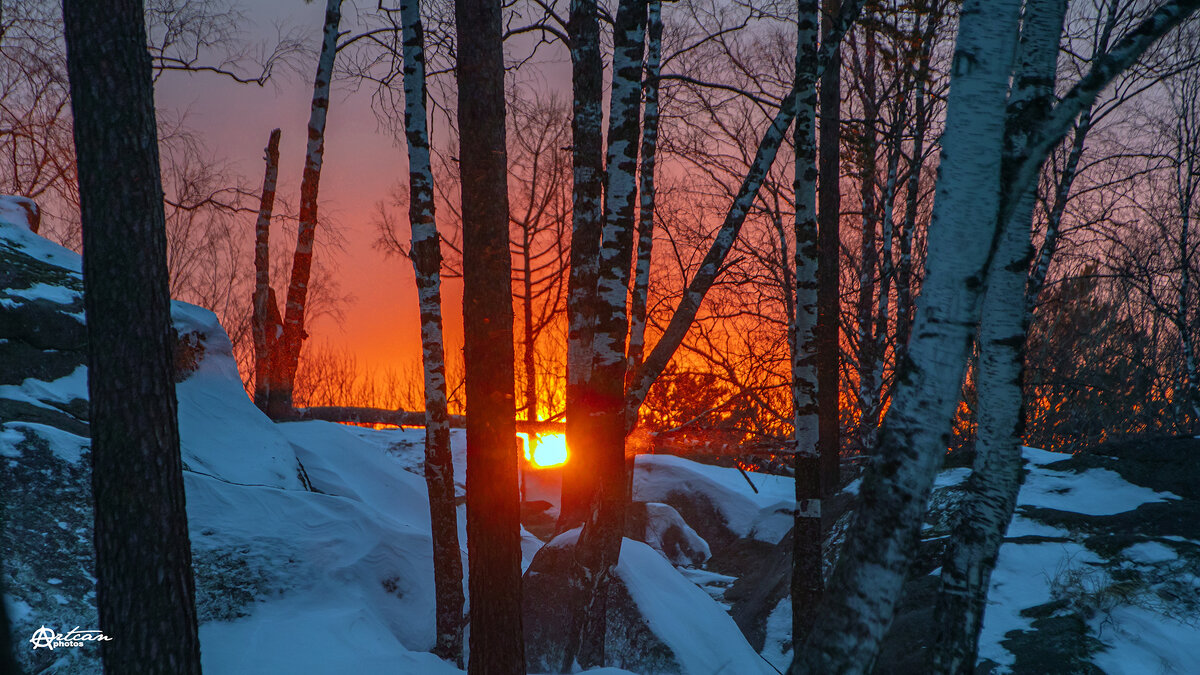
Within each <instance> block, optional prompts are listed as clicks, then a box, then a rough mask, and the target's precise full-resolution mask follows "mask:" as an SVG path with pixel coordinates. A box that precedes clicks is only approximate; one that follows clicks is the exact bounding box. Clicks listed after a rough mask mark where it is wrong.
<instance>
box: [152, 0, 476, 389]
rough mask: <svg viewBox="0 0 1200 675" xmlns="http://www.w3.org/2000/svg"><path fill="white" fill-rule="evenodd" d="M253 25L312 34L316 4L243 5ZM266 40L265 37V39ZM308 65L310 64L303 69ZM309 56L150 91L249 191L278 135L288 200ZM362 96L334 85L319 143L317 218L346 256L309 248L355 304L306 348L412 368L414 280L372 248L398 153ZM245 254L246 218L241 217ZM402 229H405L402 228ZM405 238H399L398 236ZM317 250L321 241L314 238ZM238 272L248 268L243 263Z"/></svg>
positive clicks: (416, 342)
mask: <svg viewBox="0 0 1200 675" xmlns="http://www.w3.org/2000/svg"><path fill="white" fill-rule="evenodd" d="M246 11H247V13H248V15H249V17H250V18H251V19H253V20H254V21H255V22H256V23H257V24H258V25H259V26H260V27H261V26H271V25H272V24H273V23H276V22H278V21H280V20H284V21H287V22H289V23H291V24H293V25H299V26H303V27H304V29H305V30H306V31H309V35H312V34H314V33H315V31H316V30H317V28H318V27H319V23H320V21H321V18H322V16H323V14H322V13H323V6H322V3H312V4H304V3H300V2H288V3H286V4H285V3H277V2H276V3H267V2H258V3H255V4H252V5H251V6H250V7H249V8H248V9H247V10H246ZM272 32H273V31H272ZM308 60H311V61H313V63H311V64H308V63H307V61H308ZM315 67H316V64H315V57H313V58H311V59H306V63H305V67H304V68H303V72H304V73H305V74H304V75H303V77H301V76H299V75H296V74H293V73H290V72H283V73H280V75H279V76H278V77H277V78H276V80H275V81H274V82H273V83H271V84H268V85H267V86H266V87H258V86H255V85H238V84H235V83H233V82H232V81H228V80H225V79H223V78H220V77H218V76H214V75H207V74H198V75H187V74H176V73H169V74H167V75H166V76H164V77H163V78H162V79H161V80H160V81H159V83H158V85H157V90H156V93H157V102H158V105H159V107H160V108H163V109H166V110H174V111H180V112H184V113H185V114H186V123H187V126H188V127H189V128H191V129H193V130H195V131H197V132H199V133H200V134H201V135H202V136H203V138H204V140H205V142H206V144H207V145H208V147H209V149H210V150H211V151H214V152H216V153H217V154H218V155H220V156H223V157H225V158H227V159H228V160H229V161H230V162H231V163H232V165H233V167H234V169H235V170H236V171H237V172H238V173H240V174H241V175H242V176H244V177H245V178H246V179H247V180H248V182H249V184H250V185H253V186H254V187H255V190H257V189H258V187H259V186H260V185H261V180H262V171H263V162H262V156H263V147H264V146H265V145H266V140H267V136H268V134H269V133H270V130H271V129H273V128H275V127H279V128H281V129H282V131H283V136H282V140H281V143H280V172H279V181H280V182H279V190H280V195H281V196H286V197H287V198H289V199H290V200H291V201H292V203H295V202H296V201H297V195H298V193H299V184H300V175H301V171H302V168H303V162H304V148H305V138H306V135H307V132H306V129H307V124H308V114H309V107H310V97H311V92H312V89H311V86H312V85H311V78H312V74H311V73H312V72H313V71H315ZM369 101H370V96H369V92H367V91H365V90H364V91H360V92H357V93H351V92H350V91H349V87H348V86H346V85H345V84H343V85H342V86H341V87H339V86H338V83H337V82H336V81H335V84H334V96H333V98H332V100H331V104H330V111H329V119H328V127H327V131H326V142H325V161H324V167H323V170H322V175H321V189H320V201H319V211H320V213H321V215H322V216H323V217H332V218H333V219H335V220H336V221H337V222H338V224H339V225H340V227H341V230H342V233H343V237H344V239H345V250H344V251H334V250H330V249H329V248H325V249H321V248H318V250H317V251H316V254H315V255H316V258H317V260H318V261H322V260H324V261H325V262H330V261H332V262H333V263H334V264H335V265H336V266H337V268H338V272H337V276H338V278H339V283H340V285H341V291H342V292H343V293H348V294H350V295H352V296H354V301H353V302H352V303H351V304H350V305H349V306H347V307H346V308H345V310H344V318H343V320H341V321H336V320H331V319H320V320H317V321H316V322H313V323H311V324H310V325H309V326H308V330H309V333H310V335H311V337H310V340H312V341H313V342H315V343H317V344H320V343H323V342H328V343H330V344H331V345H333V346H335V347H340V346H345V347H347V348H349V349H351V350H352V351H353V352H354V353H355V355H356V356H357V358H358V361H359V364H360V366H363V367H368V368H374V369H377V370H380V371H382V370H385V369H387V368H390V367H397V366H404V365H409V364H413V363H417V362H419V359H420V327H419V323H418V312H417V300H416V289H415V285H414V283H413V272H412V268H411V266H410V264H409V262H408V261H407V260H406V259H402V258H398V257H395V256H393V257H390V258H388V257H385V256H384V254H383V253H382V252H381V251H378V250H376V249H375V248H374V247H373V244H374V242H375V240H376V238H377V235H376V231H375V227H374V226H373V225H372V222H371V221H372V217H373V215H374V213H375V205H376V203H377V202H378V201H379V200H381V199H385V198H387V197H388V195H389V194H390V191H391V188H392V186H393V185H395V184H396V183H397V181H407V160H406V150H405V148H404V146H403V145H402V144H397V143H396V142H395V139H393V138H392V136H391V135H390V134H389V133H386V132H384V131H383V130H381V129H380V126H379V124H378V122H377V121H376V119H375V117H374V115H373V113H372V112H371V110H370V108H369ZM245 222H246V237H247V238H248V241H249V242H250V249H251V250H252V245H253V244H252V240H253V219H252V218H250V217H246V218H245ZM401 223H402V224H404V223H405V221H404V220H401ZM401 234H402V237H403V238H405V239H406V238H407V232H406V231H404V232H402V233H401ZM318 242H320V236H319V235H318ZM294 245H295V240H294V235H293V237H287V236H284V235H283V233H282V232H281V231H279V229H278V228H275V229H273V230H272V247H273V248H274V247H286V248H287V250H288V251H289V252H290V250H291V248H292V247H294ZM246 264H247V265H249V264H251V261H250V260H247V261H246ZM443 300H444V302H443V304H444V313H445V317H446V322H447V333H448V335H447V350H448V351H450V350H458V349H461V286H459V285H458V284H457V283H455V282H449V283H447V284H446V287H445V290H444V294H443Z"/></svg>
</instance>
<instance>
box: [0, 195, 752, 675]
mask: <svg viewBox="0 0 1200 675" xmlns="http://www.w3.org/2000/svg"><path fill="white" fill-rule="evenodd" d="M10 207H11V204H8V203H7V202H5V201H3V200H0V255H2V256H4V261H3V262H4V264H5V269H16V270H18V272H19V274H18V275H17V276H16V277H15V278H14V277H13V275H11V274H10V275H9V277H8V278H7V279H6V284H7V286H6V287H5V288H3V289H0V311H3V312H13V313H18V312H25V313H24V314H18V315H17V316H19V317H20V318H21V320H20V321H10V322H0V461H2V462H3V463H4V465H5V466H6V469H7V470H6V471H5V472H3V473H2V474H0V494H2V495H3V502H4V503H5V505H6V506H7V507H8V508H9V509H11V510H10V511H7V512H6V516H7V517H8V521H7V522H6V523H5V530H4V533H3V535H4V540H3V550H4V551H5V554H6V555H5V560H4V568H3V574H4V582H5V587H6V590H7V593H6V595H5V598H4V600H5V602H6V606H7V608H8V609H9V613H10V617H11V619H12V620H13V624H14V625H13V634H14V635H13V637H14V643H15V644H17V645H18V646H20V647H25V648H26V649H24V650H22V651H20V653H19V656H20V657H21V658H22V662H23V665H24V667H25V668H26V669H27V670H29V671H31V672H34V671H36V672H41V671H42V670H43V669H45V668H46V667H48V666H50V665H52V664H53V665H54V672H56V673H94V672H98V671H99V664H98V659H97V656H98V655H97V653H96V651H95V650H94V649H90V650H89V649H88V648H86V647H85V648H81V649H78V650H71V651H67V652H64V651H63V650H58V653H54V654H51V653H49V652H48V650H45V649H41V650H38V651H37V652H34V651H33V650H32V649H30V648H28V638H29V636H30V635H31V634H32V632H33V631H34V630H35V629H36V628H37V627H38V626H40V625H42V624H45V625H48V626H50V627H52V628H55V629H57V630H60V631H63V632H65V631H66V630H67V629H69V628H72V627H75V626H81V627H94V626H95V625H96V619H95V616H96V614H95V608H94V601H95V597H94V578H93V576H92V562H91V558H92V553H91V507H90V503H91V498H90V478H89V475H88V466H89V461H90V459H89V457H88V445H89V442H88V439H87V425H86V411H87V406H86V396H87V369H86V367H85V366H84V361H85V355H86V353H85V351H84V350H85V347H86V344H85V342H83V336H84V331H83V328H84V326H83V312H82V302H81V290H82V284H81V283H80V276H79V259H78V256H76V255H75V254H74V253H72V252H70V251H67V250H66V249H62V248H60V247H57V246H55V245H53V244H51V243H49V242H47V241H45V240H43V239H41V238H40V237H37V236H35V235H33V234H32V233H30V232H29V231H28V230H27V229H24V227H23V225H22V223H20V222H15V223H14V222H12V221H13V220H15V219H16V216H14V215H12V214H18V215H19V212H17V211H13V210H12V209H11V208H10ZM6 218H7V220H5V219H6ZM35 310H36V311H35ZM30 312H32V313H30ZM172 319H173V321H174V323H175V326H176V329H177V331H178V332H179V333H180V335H181V336H182V338H183V339H184V340H185V341H187V342H188V343H189V344H190V345H191V348H192V349H193V356H194V358H193V360H194V361H195V368H194V370H192V371H191V372H189V373H188V374H187V377H186V379H184V380H183V381H182V382H181V383H180V384H179V385H178V387H177V393H178V397H179V418H180V430H181V445H182V456H183V460H184V464H185V472H184V483H185V487H186V492H187V507H188V516H189V526H190V531H191V540H192V548H193V556H194V562H195V571H196V581H197V606H198V611H199V614H200V618H201V627H200V636H201V651H202V658H203V665H204V668H205V670H206V672H209V673H217V674H221V673H268V674H269V673H289V674H290V673H315V674H322V673H331V674H332V673H346V672H354V673H362V674H364V675H369V674H371V673H402V674H403V673H413V674H423V673H431V674H433V675H437V674H438V673H456V672H461V671H460V670H458V669H457V668H455V667H454V666H453V665H452V664H449V663H446V662H443V661H441V660H439V659H437V658H436V657H434V656H432V655H431V654H429V653H428V652H427V650H428V649H429V648H430V647H432V645H433V640H434V598H433V583H432V582H433V567H432V544H431V541H430V535H429V514H428V503H427V496H426V491H425V485H424V480H423V478H422V477H421V475H420V473H421V468H420V467H421V464H420V446H421V443H420V438H421V432H420V431H390V432H374V431H369V430H362V429H354V428H347V427H343V426H339V425H333V424H328V423H324V422H305V423H291V424H275V423H273V422H271V421H270V420H268V419H267V418H266V417H265V416H263V415H262V414H261V413H260V412H259V411H258V410H257V409H256V408H255V407H254V406H253V405H252V404H251V402H250V401H249V399H248V398H247V397H246V395H245V393H244V391H243V390H242V386H241V382H240V380H239V379H238V375H237V371H236V368H235V366H234V363H233V360H232V355H231V353H230V349H231V348H230V345H229V341H228V339H227V337H226V336H225V334H224V332H223V331H222V329H221V327H220V326H219V324H218V323H217V321H216V318H215V317H214V316H213V315H212V314H211V313H210V312H207V311H206V310H203V309H200V308H197V307H194V306H190V305H185V304H182V303H173V305H172ZM43 321H44V322H46V326H52V327H58V326H60V325H64V326H66V328H62V329H61V330H57V332H53V333H48V332H47V331H45V330H42V329H43V328H44V327H45V326H43V325H42V324H41V323H40V322H43ZM14 328H15V329H19V331H18V332H12V333H9V332H4V331H8V330H9V329H14ZM31 330H32V333H31V332H30V331H31ZM21 331H24V332H21ZM5 350H10V351H11V350H20V351H19V352H12V353H18V354H19V355H20V359H18V358H16V357H13V356H8V357H6V355H8V354H10V351H5ZM5 363H7V364H8V365H10V366H11V365H13V364H17V366H18V367H17V369H16V370H14V369H12V368H10V369H9V370H5V368H4V367H3V365H4V364H5ZM30 375H32V376H30ZM463 441H464V439H463V438H462V435H461V433H456V434H455V435H454V444H453V445H454V454H455V459H456V474H457V475H458V476H459V477H460V480H461V476H462V475H463V469H464V466H465V453H464V442H463ZM739 480H741V478H740V477H739ZM309 486H311V489H309ZM462 515H463V514H462V510H461V508H460V521H461V520H462ZM460 530H461V524H460ZM460 536H461V540H462V542H464V544H465V536H464V535H462V533H461V531H460ZM522 543H523V550H524V554H525V558H526V563H527V564H528V561H529V560H530V559H532V557H533V555H534V554H535V553H536V552H537V550H538V549H540V548H541V547H542V545H543V544H542V542H540V541H539V540H537V539H536V538H535V537H533V535H530V534H528V533H524V538H523V542H522ZM34 544H36V545H34ZM635 549H636V550H634V551H633V552H632V553H629V554H628V555H627V556H626V557H624V558H623V563H622V568H621V570H620V573H621V574H622V577H623V578H626V577H627V578H628V579H629V580H630V582H631V583H632V584H633V585H635V586H636V587H637V588H638V589H639V590H638V597H639V603H640V604H644V605H645V606H646V607H648V608H657V610H656V611H655V613H654V614H653V616H654V617H656V618H655V622H656V625H657V626H658V627H659V630H661V631H663V632H665V633H668V634H669V635H670V637H669V638H668V639H669V640H671V641H674V642H678V643H679V644H681V645H683V646H686V647H687V648H688V649H693V648H694V647H695V646H696V645H695V642H696V637H695V636H696V635H708V636H709V639H707V640H705V642H706V643H707V644H705V645H704V649H703V650H702V651H701V652H699V653H698V655H697V656H696V657H693V660H695V659H697V658H701V657H703V658H704V659H706V661H705V662H700V661H694V667H692V668H689V672H694V673H697V674H698V675H700V674H703V673H706V672H708V671H707V670H706V666H705V665H703V663H706V662H707V659H711V660H712V661H713V662H720V663H737V662H739V661H750V662H752V663H753V664H754V665H751V666H750V667H751V668H758V667H759V666H760V663H761V662H760V661H759V660H758V658H757V655H755V654H754V652H753V650H751V649H749V647H748V645H746V644H745V642H744V640H740V635H738V634H737V632H736V627H735V626H733V624H732V621H730V620H729V619H728V616H727V615H725V614H724V612H723V611H722V609H721V607H720V605H718V604H717V603H716V602H714V601H713V600H712V599H711V598H710V597H709V596H708V595H706V594H705V593H704V592H703V591H701V590H700V589H699V588H697V587H696V586H695V585H693V584H691V583H690V582H688V581H687V580H686V579H684V577H682V576H680V574H679V572H678V571H677V570H676V569H675V568H674V567H672V566H671V565H670V563H669V562H667V561H666V560H665V559H664V558H663V557H662V556H661V555H660V554H658V553H657V552H655V551H653V550H652V549H650V548H648V547H646V546H644V545H641V544H638V545H637V546H636V547H635ZM692 617H707V618H706V619H703V625H697V626H691V628H694V630H689V626H690V624H689V623H688V619H689V618H692ZM718 636H720V637H718ZM114 638H115V639H120V638H121V636H120V634H119V631H117V632H116V634H115V635H114ZM689 641H690V642H689ZM595 672H597V673H610V674H613V675H616V674H618V673H622V672H625V671H621V670H618V669H612V668H609V669H600V670H597V671H595ZM727 672H746V671H743V670H740V669H739V668H736V667H735V668H734V669H733V670H732V671H730V670H728V669H727ZM750 672H753V671H750Z"/></svg>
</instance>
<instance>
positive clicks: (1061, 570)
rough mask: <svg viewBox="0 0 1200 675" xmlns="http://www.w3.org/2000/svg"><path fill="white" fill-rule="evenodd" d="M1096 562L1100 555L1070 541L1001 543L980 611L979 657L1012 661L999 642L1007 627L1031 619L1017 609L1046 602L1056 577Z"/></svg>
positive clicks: (1022, 624)
mask: <svg viewBox="0 0 1200 675" xmlns="http://www.w3.org/2000/svg"><path fill="white" fill-rule="evenodd" d="M1098 562H1101V560H1100V558H1098V557H1097V556H1096V555H1095V554H1093V553H1092V552H1090V551H1088V550H1087V549H1085V548H1084V547H1083V546H1080V545H1079V544H1075V543H1073V542H1065V543H1039V544H1006V545H1004V546H1001V547H1000V556H999V559H998V560H997V561H996V569H995V570H994V571H993V572H992V583H991V590H990V591H989V592H988V602H987V608H986V609H985V610H984V614H983V631H982V632H981V634H980V637H979V658H980V659H981V660H982V659H991V660H992V661H995V662H996V663H999V664H1002V665H1010V664H1012V663H1013V661H1014V657H1013V655H1012V654H1011V653H1010V652H1009V651H1008V650H1007V649H1005V648H1004V646H1003V645H1001V644H1000V642H1001V641H1002V640H1003V639H1004V636H1005V634H1006V633H1008V632H1009V631H1012V630H1029V629H1030V628H1031V627H1032V626H1033V619H1031V618H1029V617H1024V616H1021V610H1022V609H1025V608H1028V607H1035V606H1037V605H1041V604H1045V603H1046V602H1049V601H1050V599H1051V598H1050V587H1051V583H1052V582H1053V581H1054V580H1055V579H1056V578H1059V577H1061V576H1062V575H1064V574H1066V573H1067V572H1069V571H1070V570H1077V569H1081V568H1083V566H1084V565H1086V564H1087V563H1098Z"/></svg>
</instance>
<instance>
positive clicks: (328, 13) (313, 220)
mask: <svg viewBox="0 0 1200 675" xmlns="http://www.w3.org/2000/svg"><path fill="white" fill-rule="evenodd" d="M341 20H342V0H328V2H327V4H326V5H325V27H324V30H323V33H322V40H321V56H320V58H319V59H318V61H317V76H316V78H315V79H314V81H313V97H312V109H311V111H310V112H309V117H308V148H307V150H306V152H305V155H304V175H303V177H302V178H301V181H300V223H299V226H298V228H297V231H296V252H295V254H294V255H293V256H292V275H291V281H290V283H289V284H288V293H287V307H286V308H285V310H284V314H283V336H282V337H281V338H280V341H279V349H280V354H279V356H280V360H279V372H278V373H277V376H278V386H277V387H272V388H271V393H270V400H269V402H268V404H267V412H268V414H269V415H270V416H271V417H275V418H279V417H285V416H287V415H290V414H291V412H292V390H293V388H294V387H295V383H296V367H297V366H298V365H299V363H300V348H301V346H302V344H303V342H304V339H305V338H306V337H307V333H305V332H304V308H305V303H306V302H307V300H308V280H309V276H310V273H311V271H312V255H313V241H314V239H315V237H316V232H317V192H318V190H319V187H320V183H321V165H322V160H323V158H324V155H325V120H326V117H328V114H329V85H330V81H331V80H332V79H333V59H334V56H335V55H336V53H337V35H338V25H339V24H340V23H341Z"/></svg>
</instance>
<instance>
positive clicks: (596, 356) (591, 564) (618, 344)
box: [567, 0, 646, 669]
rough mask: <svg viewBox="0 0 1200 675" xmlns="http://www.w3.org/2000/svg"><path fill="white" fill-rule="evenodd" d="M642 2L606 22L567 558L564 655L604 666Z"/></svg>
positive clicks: (618, 478)
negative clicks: (581, 428)
mask: <svg viewBox="0 0 1200 675" xmlns="http://www.w3.org/2000/svg"><path fill="white" fill-rule="evenodd" d="M645 32H646V4H645V0H622V1H621V3H620V5H618V7H617V16H616V20H615V22H614V24H613V69H612V71H613V75H612V90H611V94H610V99H609V118H608V119H609V126H608V156H607V158H606V160H607V161H606V162H605V164H606V167H607V172H606V174H605V180H604V201H605V204H604V216H605V222H604V229H603V231H602V234H601V238H600V256H599V258H600V262H599V269H598V273H597V281H596V324H595V326H596V327H595V334H594V335H593V336H592V372H591V377H590V380H589V382H588V385H587V386H588V392H589V394H590V395H591V396H592V402H591V405H590V406H589V408H590V409H589V411H588V412H589V414H590V419H589V421H588V423H587V424H588V427H589V429H590V431H591V440H590V443H591V444H592V447H591V451H592V452H594V453H595V454H594V455H593V456H592V457H591V458H590V459H591V461H592V462H594V466H595V469H596V473H597V476H598V478H599V481H598V486H597V491H596V497H595V498H594V499H593V501H592V503H591V505H590V510H589V513H588V514H587V520H586V521H585V522H584V526H583V531H582V533H581V534H580V536H579V543H578V545H577V546H576V548H575V559H576V562H578V563H579V564H580V568H579V569H580V573H581V577H582V578H581V579H580V580H579V582H580V583H579V586H580V587H581V589H582V590H581V595H580V596H579V597H580V600H582V601H583V603H584V604H583V608H582V612H580V611H576V612H575V621H576V624H577V625H576V626H575V631H573V632H574V633H577V634H578V636H577V637H575V636H573V637H572V642H571V644H569V645H568V646H569V647H570V646H574V645H578V652H576V653H574V654H572V651H573V650H571V649H568V650H567V658H572V657H574V658H576V659H577V660H578V663H579V665H580V666H581V667H583V668H585V669H586V668H592V667H598V666H602V665H604V642H605V633H606V632H607V630H606V629H607V622H606V614H607V611H608V610H607V602H606V600H607V597H608V585H609V580H610V578H611V574H612V568H613V567H615V566H616V564H617V559H618V557H619V556H620V553H621V539H622V536H623V533H624V527H625V500H626V496H627V489H626V481H627V480H628V477H627V476H626V465H625V408H624V400H625V397H624V394H625V370H626V354H625V346H626V340H627V338H628V335H629V319H628V315H627V314H626V303H627V302H628V299H629V269H630V263H631V257H632V254H633V233H634V228H635V227H636V220H637V179H636V177H637V168H638V145H639V124H638V123H639V119H640V109H641V94H642V91H641V84H642V57H643V53H644V51H645Z"/></svg>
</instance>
